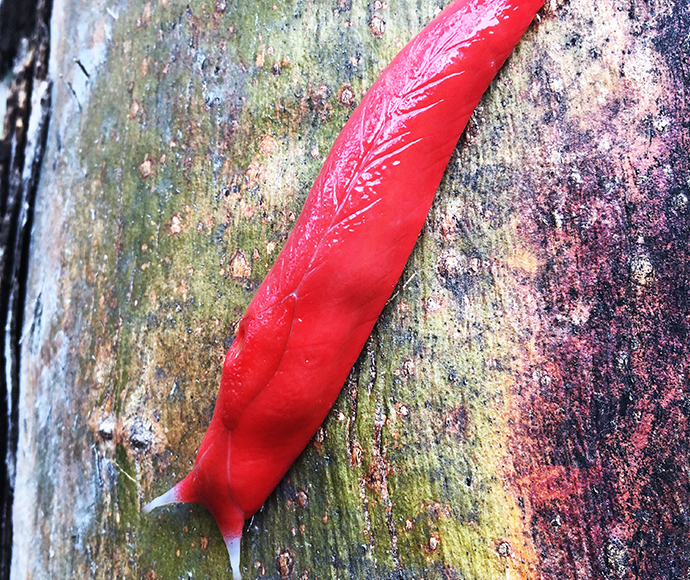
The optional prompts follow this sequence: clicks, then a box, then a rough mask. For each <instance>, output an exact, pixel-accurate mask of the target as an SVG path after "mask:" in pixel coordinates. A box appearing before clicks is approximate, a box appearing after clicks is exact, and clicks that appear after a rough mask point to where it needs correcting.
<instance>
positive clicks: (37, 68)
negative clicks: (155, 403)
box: [0, 0, 52, 580]
mask: <svg viewBox="0 0 690 580" xmlns="http://www.w3.org/2000/svg"><path fill="white" fill-rule="evenodd" d="M51 8H52V0H30V1H27V2H23V3H21V5H17V4H12V3H8V2H6V1H5V2H2V0H0V30H2V29H3V28H4V27H6V26H11V22H13V20H12V18H19V15H14V14H13V12H21V13H22V18H30V19H32V22H33V24H34V26H33V30H32V31H31V32H30V36H23V37H19V38H17V46H16V47H14V48H11V49H8V51H4V50H3V57H4V55H5V52H8V54H16V58H15V59H14V68H13V70H12V73H11V77H12V78H11V82H10V85H9V89H8V92H7V108H6V113H5V118H4V125H3V130H2V134H1V135H0V220H1V221H0V323H1V324H2V326H3V327H2V331H0V357H1V358H2V363H3V372H2V373H0V407H1V409H0V446H1V449H0V452H2V460H1V461H0V521H2V525H1V526H0V580H6V579H8V578H9V576H10V564H11V560H12V504H13V500H14V483H15V474H16V454H17V441H18V436H19V424H18V419H19V407H18V399H19V376H20V355H19V353H20V347H21V337H22V325H23V313H24V301H25V296H26V290H27V276H28V258H29V236H30V233H31V225H32V220H33V202H34V198H35V194H36V187H37V184H38V177H39V171H40V167H41V161H42V158H43V151H44V149H45V142H46V135H47V128H48V119H49V113H50V98H51V81H50V78H49V76H48V54H49V49H50V36H49V22H50V12H51ZM28 13H31V14H30V15H29V16H27V14H28ZM5 38H7V37H5Z"/></svg>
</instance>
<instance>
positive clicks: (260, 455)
mask: <svg viewBox="0 0 690 580" xmlns="http://www.w3.org/2000/svg"><path fill="white" fill-rule="evenodd" d="M542 2H543V0H456V1H455V2H453V3H451V4H450V5H449V6H448V7H447V8H446V9H445V10H444V11H443V12H441V14H439V15H438V16H437V17H436V18H435V19H434V20H433V21H432V22H431V23H430V24H429V25H428V26H427V27H426V28H424V30H422V31H421V32H420V33H419V34H418V35H417V36H416V37H415V38H413V39H412V41H410V43H409V44H407V46H405V47H404V48H403V49H402V51H401V52H400V54H398V55H397V56H396V57H395V59H394V60H393V61H392V62H391V64H390V65H389V66H388V67H387V68H386V69H385V70H384V71H383V72H382V73H381V76H380V77H379V78H378V80H377V81H376V82H375V83H374V84H373V85H372V87H371V88H370V89H369V91H368V92H367V94H366V96H365V97H364V98H363V99H362V101H361V103H360V104H359V106H358V107H357V108H356V109H355V111H354V112H353V113H352V115H351V117H350V119H349V120H348V122H347V123H346V124H345V127H344V128H343V130H342V131H341V132H340V135H338V138H337V139H336V141H335V143H334V145H333V148H332V149H331V152H330V154H329V155H328V158H327V159H326V162H325V163H324V165H323V168H322V169H321V172H320V173H319V175H318V177H317V178H316V181H315V182H314V185H313V187H312V188H311V191H310V193H309V196H308V197H307V200H306V202H305V204H304V208H303V210H302V213H301V215H300V217H299V219H298V220H297V222H296V224H295V228H294V230H293V231H292V233H291V234H290V237H289V238H288V240H287V242H286V244H285V247H284V248H283V250H282V251H281V253H280V255H279V256H278V258H277V259H276V262H275V264H274V266H273V267H272V268H271V270H270V272H269V273H268V275H267V276H266V279H265V280H264V281H263V283H262V284H261V286H260V287H259V290H258V291H257V293H256V295H255V296H254V299H253V300H252V302H251V304H250V305H249V307H248V308H247V312H246V313H245V315H244V318H242V320H241V322H240V324H239V327H238V333H237V337H236V338H235V341H234V342H233V344H232V346H231V347H230V349H229V351H228V353H227V356H226V358H225V363H224V365H223V374H222V378H221V384H220V392H219V394H218V399H217V402H216V406H215V411H214V413H213V418H212V419H211V424H210V425H209V428H208V431H207V432H206V435H205V436H204V439H203V441H202V443H201V447H200V448H199V452H198V454H197V457H196V462H195V464H194V467H193V469H192V471H191V472H190V473H189V475H187V477H186V478H185V479H183V480H182V481H180V482H179V483H178V484H177V485H176V486H175V487H173V488H172V489H171V490H169V491H168V492H166V493H164V494H163V495H161V496H160V497H158V498H156V499H154V500H153V501H152V502H151V503H149V504H148V505H147V506H146V507H144V512H149V511H151V510H152V509H154V508H156V507H158V506H161V505H164V504H168V503H174V502H194V503H200V504H202V505H204V506H206V507H207V508H208V509H209V510H210V512H211V513H212V514H213V517H214V518H215V520H216V522H217V523H218V526H219V527H220V531H221V533H222V535H223V538H224V540H225V543H226V545H227V548H228V552H229V554H230V561H231V565H232V570H233V577H234V578H235V579H239V578H240V577H241V576H240V572H239V570H240V566H239V559H240V537H241V534H242V527H243V525H244V520H245V519H246V518H249V517H250V516H252V515H253V514H254V513H255V512H256V511H257V510H259V508H260V507H261V506H262V504H263V503H264V501H265V500H266V498H267V497H268V495H269V494H270V493H271V491H273V489H274V488H275V486H276V485H277V484H278V482H279V481H280V480H281V478H282V477H283V475H284V474H285V472H286V471H287V470H288V468H289V467H290V466H291V465H292V463H293V462H294V461H295V459H296V458H297V456H298V455H299V454H300V453H301V452H302V450H303V449H304V448H305V446H306V445H307V444H308V443H309V441H310V439H311V437H312V436H313V435H314V433H315V432H316V430H317V429H318V427H319V426H320V425H321V423H322V422H323V420H324V419H325V417H326V415H327V414H328V411H329V410H330V408H331V406H332V405H333V403H334V402H335V399H336V397H337V396H338V394H339V392H340V390H341V388H342V385H343V384H344V382H345V380H346V378H347V375H348V373H349V372H350V369H351V368H352V365H353V364H354V363H355V361H356V359H357V357H358V355H359V353H360V351H361V350H362V347H363V346H364V343H365V342H366V340H367V338H368V336H369V334H370V333H371V330H372V327H373V326H374V323H375V322H376V319H377V318H378V316H379V314H380V313H381V310H382V309H383V307H384V306H385V304H386V302H387V300H388V298H389V297H390V295H391V293H392V291H393V289H394V287H395V284H396V283H397V281H398V278H399V277H400V275H401V273H402V271H403V268H404V267H405V264H406V262H407V259H408V257H409V255H410V253H411V252H412V249H413V247H414V245H415V242H416V240H417V236H418V235H419V232H420V230H421V228H422V226H423V224H424V221H425V220H426V216H427V213H428V211H429V208H430V207H431V203H432V201H433V199H434V195H435V193H436V190H437V188H438V186H439V183H440V181H441V177H442V176H443V172H444V170H445V168H446V165H447V164H448V161H449V159H450V156H451V154H452V152H453V150H454V149H455V146H456V144H457V141H458V138H459V137H460V134H461V133H462V131H463V130H464V128H465V125H466V124H467V121H468V120H469V118H470V115H471V114H472V112H473V110H474V108H475V107H476V105H477V103H478V102H479V99H480V98H481V96H482V94H483V93H484V91H485V90H486V89H487V87H488V86H489V83H490V82H491V80H492V79H493V77H494V75H495V74H496V72H497V71H498V69H499V68H500V67H501V66H502V65H503V63H504V61H505V60H506V58H507V57H508V55H509V54H510V53H511V52H512V50H513V48H514V47H515V45H516V44H517V42H518V41H519V39H520V37H521V36H522V35H523V33H524V32H525V30H526V29H527V27H528V26H529V24H530V22H531V21H532V19H533V18H534V16H535V14H536V12H537V11H538V10H539V8H540V7H541V5H542Z"/></svg>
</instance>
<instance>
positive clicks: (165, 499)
mask: <svg viewBox="0 0 690 580" xmlns="http://www.w3.org/2000/svg"><path fill="white" fill-rule="evenodd" d="M176 487H177V486H175V487H173V488H172V489H169V490H168V491H166V492H165V493H164V494H162V495H159V496H158V497H157V498H155V499H154V500H153V501H150V502H149V503H147V504H146V505H145V506H144V507H143V508H142V509H141V511H142V512H144V513H145V514H147V513H149V512H150V511H151V510H155V509H156V508H157V507H160V506H163V505H168V504H171V503H180V500H179V499H177V494H176V493H175V488H176Z"/></svg>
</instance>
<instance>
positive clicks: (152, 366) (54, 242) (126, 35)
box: [11, 0, 690, 580]
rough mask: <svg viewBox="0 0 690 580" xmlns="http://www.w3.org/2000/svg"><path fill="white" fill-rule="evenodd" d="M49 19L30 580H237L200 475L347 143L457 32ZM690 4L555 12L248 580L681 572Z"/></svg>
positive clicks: (271, 522)
mask: <svg viewBox="0 0 690 580" xmlns="http://www.w3.org/2000/svg"><path fill="white" fill-rule="evenodd" d="M440 4H442V3H441V2H435V1H431V0H416V1H413V0H397V1H395V2H393V1H390V0H389V3H386V2H380V1H379V0H376V1H375V2H365V1H360V0H286V1H284V2H280V3H279V2H275V3H274V2H272V1H271V2H263V1H262V0H259V1H258V2H239V0H192V1H189V3H188V0H157V1H155V0H118V1H116V2H114V1H112V0H108V1H106V0H63V1H62V2H56V3H55V6H54V7H53V14H52V20H51V24H50V31H51V39H52V40H51V47H50V50H51V57H50V59H51V60H50V70H49V73H50V76H51V78H52V79H53V81H54V83H55V85H54V95H53V103H52V107H51V120H50V129H49V133H48V139H47V146H46V154H45V159H44V163H43V168H42V173H41V178H40V183H39V187H38V193H37V200H36V208H35V224H34V230H33V236H32V240H31V255H30V271H29V277H28V295H27V297H26V306H25V313H24V326H23V329H22V332H21V339H22V340H21V349H22V350H21V359H20V363H21V367H20V368H21V393H20V401H19V423H18V425H19V448H18V453H17V480H16V490H15V502H14V520H13V521H14V544H13V554H12V571H11V577H12V578H14V579H17V580H19V579H21V580H24V579H43V578H72V577H73V578H103V579H112V578H125V579H129V578H147V579H148V580H152V579H154V578H160V579H161V580H163V579H165V580H167V579H171V578H197V577H198V578H228V571H227V569H228V561H227V554H226V551H225V546H224V544H223V542H222V539H221V537H220V534H219V532H218V530H217V528H216V524H215V522H214V521H213V519H212V517H211V516H210V515H209V514H208V513H207V512H206V511H205V510H204V509H203V508H201V507H199V506H193V505H192V506H190V505H185V506H177V507H169V508H165V509H161V510H159V511H157V512H155V513H153V514H150V515H148V516H144V515H142V514H141V506H142V505H143V504H145V503H146V502H147V501H149V500H150V499H152V498H153V497H154V496H155V495H158V494H159V493H161V492H162V491H164V490H166V489H168V488H169V487H170V486H171V485H172V484H174V483H175V482H176V481H178V480H179V479H180V478H181V477H182V476H183V475H185V474H186V473H187V472H188V470H189V469H190V466H191V464H192V462H193V460H194V457H195V452H196V450H197V448H198V446H199V443H200V441H201V438H202V436H203V434H204V432H205V429H206V427H207V425H208V422H209V420H210V417H211V413H212V410H213V405H214V400H215V397H216V394H217V389H218V384H219V379H220V369H221V365H222V361H223V357H224V353H225V351H226V349H227V347H228V346H229V343H230V337H232V335H233V333H234V326H235V324H236V323H237V322H238V321H239V319H240V317H241V315H242V313H243V311H244V309H245V307H246V306H247V304H248V303H249V300H250V299H251V297H252V294H253V292H254V291H255V290H256V288H257V287H258V285H259V284H260V283H261V281H262V279H263V278H264V276H265V275H266V273H267V271H268V269H269V267H270V265H271V263H272V262H273V260H274V258H275V256H276V255H277V253H278V252H279V250H280V248H281V246H282V244H283V242H284V241H285V239H286V237H287V235H288V233H289V231H290V229H291V227H292V224H293V223H294V220H295V218H296V216H297V215H298V214H299V211H300V207H301V204H302V202H303V201H304V198H305V196H306V193H307V191H308V189H309V186H310V185H311V182H312V181H313V179H314V178H315V176H316V174H317V172H318V170H319V168H320V165H321V163H322V162H323V159H324V158H325V156H326V154H327V153H328V150H329V147H330V145H331V143H332V142H333V140H334V139H335V137H336V135H337V134H338V131H339V130H340V128H341V127H342V126H343V124H344V122H345V120H346V119H347V117H348V115H349V114H350V113H351V111H352V109H353V106H354V105H355V104H356V103H357V101H358V100H359V99H361V97H362V95H363V94H364V92H365V91H366V89H367V87H369V86H370V85H371V83H372V82H373V81H374V79H375V78H376V76H377V75H378V73H379V72H380V71H381V70H382V69H383V67H384V66H385V65H386V64H387V63H388V62H389V61H390V59H391V58H392V57H393V56H394V55H395V54H396V53H397V52H398V50H399V49H400V48H401V47H402V46H403V45H404V43H405V42H407V41H408V40H409V39H410V38H411V37H412V36H413V35H414V34H415V33H416V32H418V31H419V30H420V29H421V28H422V27H423V26H424V25H425V24H426V23H427V22H428V21H429V20H430V19H431V18H432V17H433V16H434V15H435V14H436V13H437V12H438V10H439V7H440ZM688 39H690V7H688V4H687V2H686V1H685V0H668V1H666V2H662V1H659V2H657V1H655V0H647V1H642V0H629V1H628V2H626V3H620V1H619V0H598V1H596V2H595V1H594V0H590V1H585V2H579V3H573V4H570V3H569V2H567V1H565V0H563V1H561V0H551V1H550V2H547V5H546V7H545V8H544V9H543V10H542V11H541V13H540V15H539V17H538V19H537V20H536V21H535V23H534V25H533V26H532V27H531V28H530V30H529V31H528V32H527V34H526V36H525V38H524V39H523V41H522V42H521V43H520V45H519V46H518V48H517V50H516V51H515V53H514V54H513V55H512V56H511V57H510V58H509V60H508V62H507V64H506V66H505V67H504V68H503V69H502V70H501V71H500V73H499V74H498V76H497V78H496V80H495V82H494V83H493V84H492V86H491V88H490V89H489V91H488V92H487V94H486V95H485V97H484V98H483V100H482V102H481V104H480V106H479V107H478V109H477V111H476V112H475V115H474V116H473V118H472V120H471V122H470V125H469V127H468V129H467V131H466V132H465V134H464V135H463V137H462V138H461V140H460V143H459V145H458V149H457V151H456V154H455V156H454V157H453V159H452V160H451V163H450V165H449V167H448V170H447V172H446V176H445V178H444V180H443V183H442V186H441V188H440V190H439V193H438V196H437V199H436V202H435V205H434V207H433V209H432V211H431V213H430V216H429V219H428V221H427V225H426V227H425V229H424V231H423V233H422V235H421V236H420V239H419V243H418V245H417V247H416V249H415V251H414V253H413V255H412V257H411V259H410V261H409V264H408V267H407V269H406V271H405V273H404V274H403V277H402V278H401V281H400V283H399V286H398V288H397V290H396V292H395V293H394V295H393V297H392V298H391V300H390V302H389V303H388V305H387V306H386V308H385V310H384V313H383V315H382V317H381V318H380V320H379V322H378V324H377V326H376V328H375V329H374V332H373V334H372V336H371V338H370V339H369V341H368V343H367V345H366V347H365V348H364V351H363V352H362V355H361V357H360V359H359V361H358V362H357V364H356V365H355V367H354V369H353V371H352V373H351V375H350V378H349V380H348V382H347V384H346V385H345V387H344V389H343V392H342V394H341V396H340V398H339V399H338V401H337V402H336V404H335V406H334V408H333V410H332V412H331V414H330V415H329V417H328V419H327V420H326V422H325V423H324V425H323V427H322V429H321V430H320V431H319V432H318V433H317V434H316V436H315V437H314V440H313V442H312V443H311V444H310V445H309V446H308V448H307V449H306V450H305V452H304V453H303V454H302V456H301V457H300V459H299V460H298V461H297V463H296V464H295V465H294V466H293V467H292V469H291V470H290V471H289V472H288V474H287V476H286V477H285V478H284V480H283V481H282V482H281V484H280V485H279V486H278V488H277V490H276V491H275V493H274V494H273V495H272V496H271V497H270V498H269V499H268V501H267V502H266V505H265V507H264V509H263V510H262V511H261V512H260V513H258V514H257V515H256V516H255V517H254V518H252V520H251V521H250V522H249V523H248V524H247V526H246V527H245V532H244V539H243V546H242V568H243V570H242V575H243V578H259V577H263V578H276V579H277V578H280V577H282V578H295V579H296V578H300V579H304V580H306V579H309V580H315V579H317V578H318V579H319V580H325V579H329V578H338V579H346V578H382V579H383V578H396V579H406V580H407V579H409V580H412V579H415V580H416V579H419V578H425V579H428V580H437V579H438V580H441V579H444V580H447V579H452V578H454V579H457V580H461V579H462V580H465V579H468V580H469V579H472V580H475V579H476V580H484V579H487V580H495V579H497V578H510V579H511V580H516V579H521V578H524V579H527V578H543V579H571V578H572V579H584V578H593V579H598V578H601V579H604V578H624V579H632V578H640V579H650V580H651V579H668V580H671V579H681V578H688V577H689V575H690V551H688V550H687V546H688V541H690V528H689V526H690V519H689V517H688V513H687V507H686V506H687V505H689V503H690V474H689V473H688V465H690V452H689V451H688V446H687V444H686V440H687V434H688V428H689V425H688V417H689V416H690V379H689V378H688V373H689V372H690V369H688V368H687V367H688V350H689V345H688V326H689V324H690V318H689V312H690V275H689V268H690V265H689V264H690V261H689V259H688V252H689V248H688V238H689V233H690V231H689V230H690V224H689V220H690V208H689V207H688V203H689V202H688V197H689V196H690V179H689V178H688V175H690V171H689V169H690V161H689V159H688V154H687V151H688V145H689V143H688V141H689V139H688V132H689V130H690V122H689V121H688V119H690V110H688V109H689V107H688V105H687V101H688V98H687V96H688V88H689V87H690V63H689V62H688V52H689V51H688V43H689V42H690V40H688Z"/></svg>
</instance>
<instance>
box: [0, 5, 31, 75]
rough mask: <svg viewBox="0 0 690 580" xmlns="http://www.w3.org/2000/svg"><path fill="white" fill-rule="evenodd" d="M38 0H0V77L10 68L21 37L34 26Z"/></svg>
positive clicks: (27, 36)
mask: <svg viewBox="0 0 690 580" xmlns="http://www.w3.org/2000/svg"><path fill="white" fill-rule="evenodd" d="M38 3H39V0H20V1H18V0H0V78H2V77H3V76H5V75H6V74H7V72H8V71H9V70H10V69H11V68H12V64H13V63H14V59H15V58H16V56H17V53H18V52H19V47H20V45H21V42H22V39H23V38H29V37H30V36H31V35H32V33H33V31H34V30H35V28H36V16H37V14H38V10H37V7H38Z"/></svg>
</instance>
